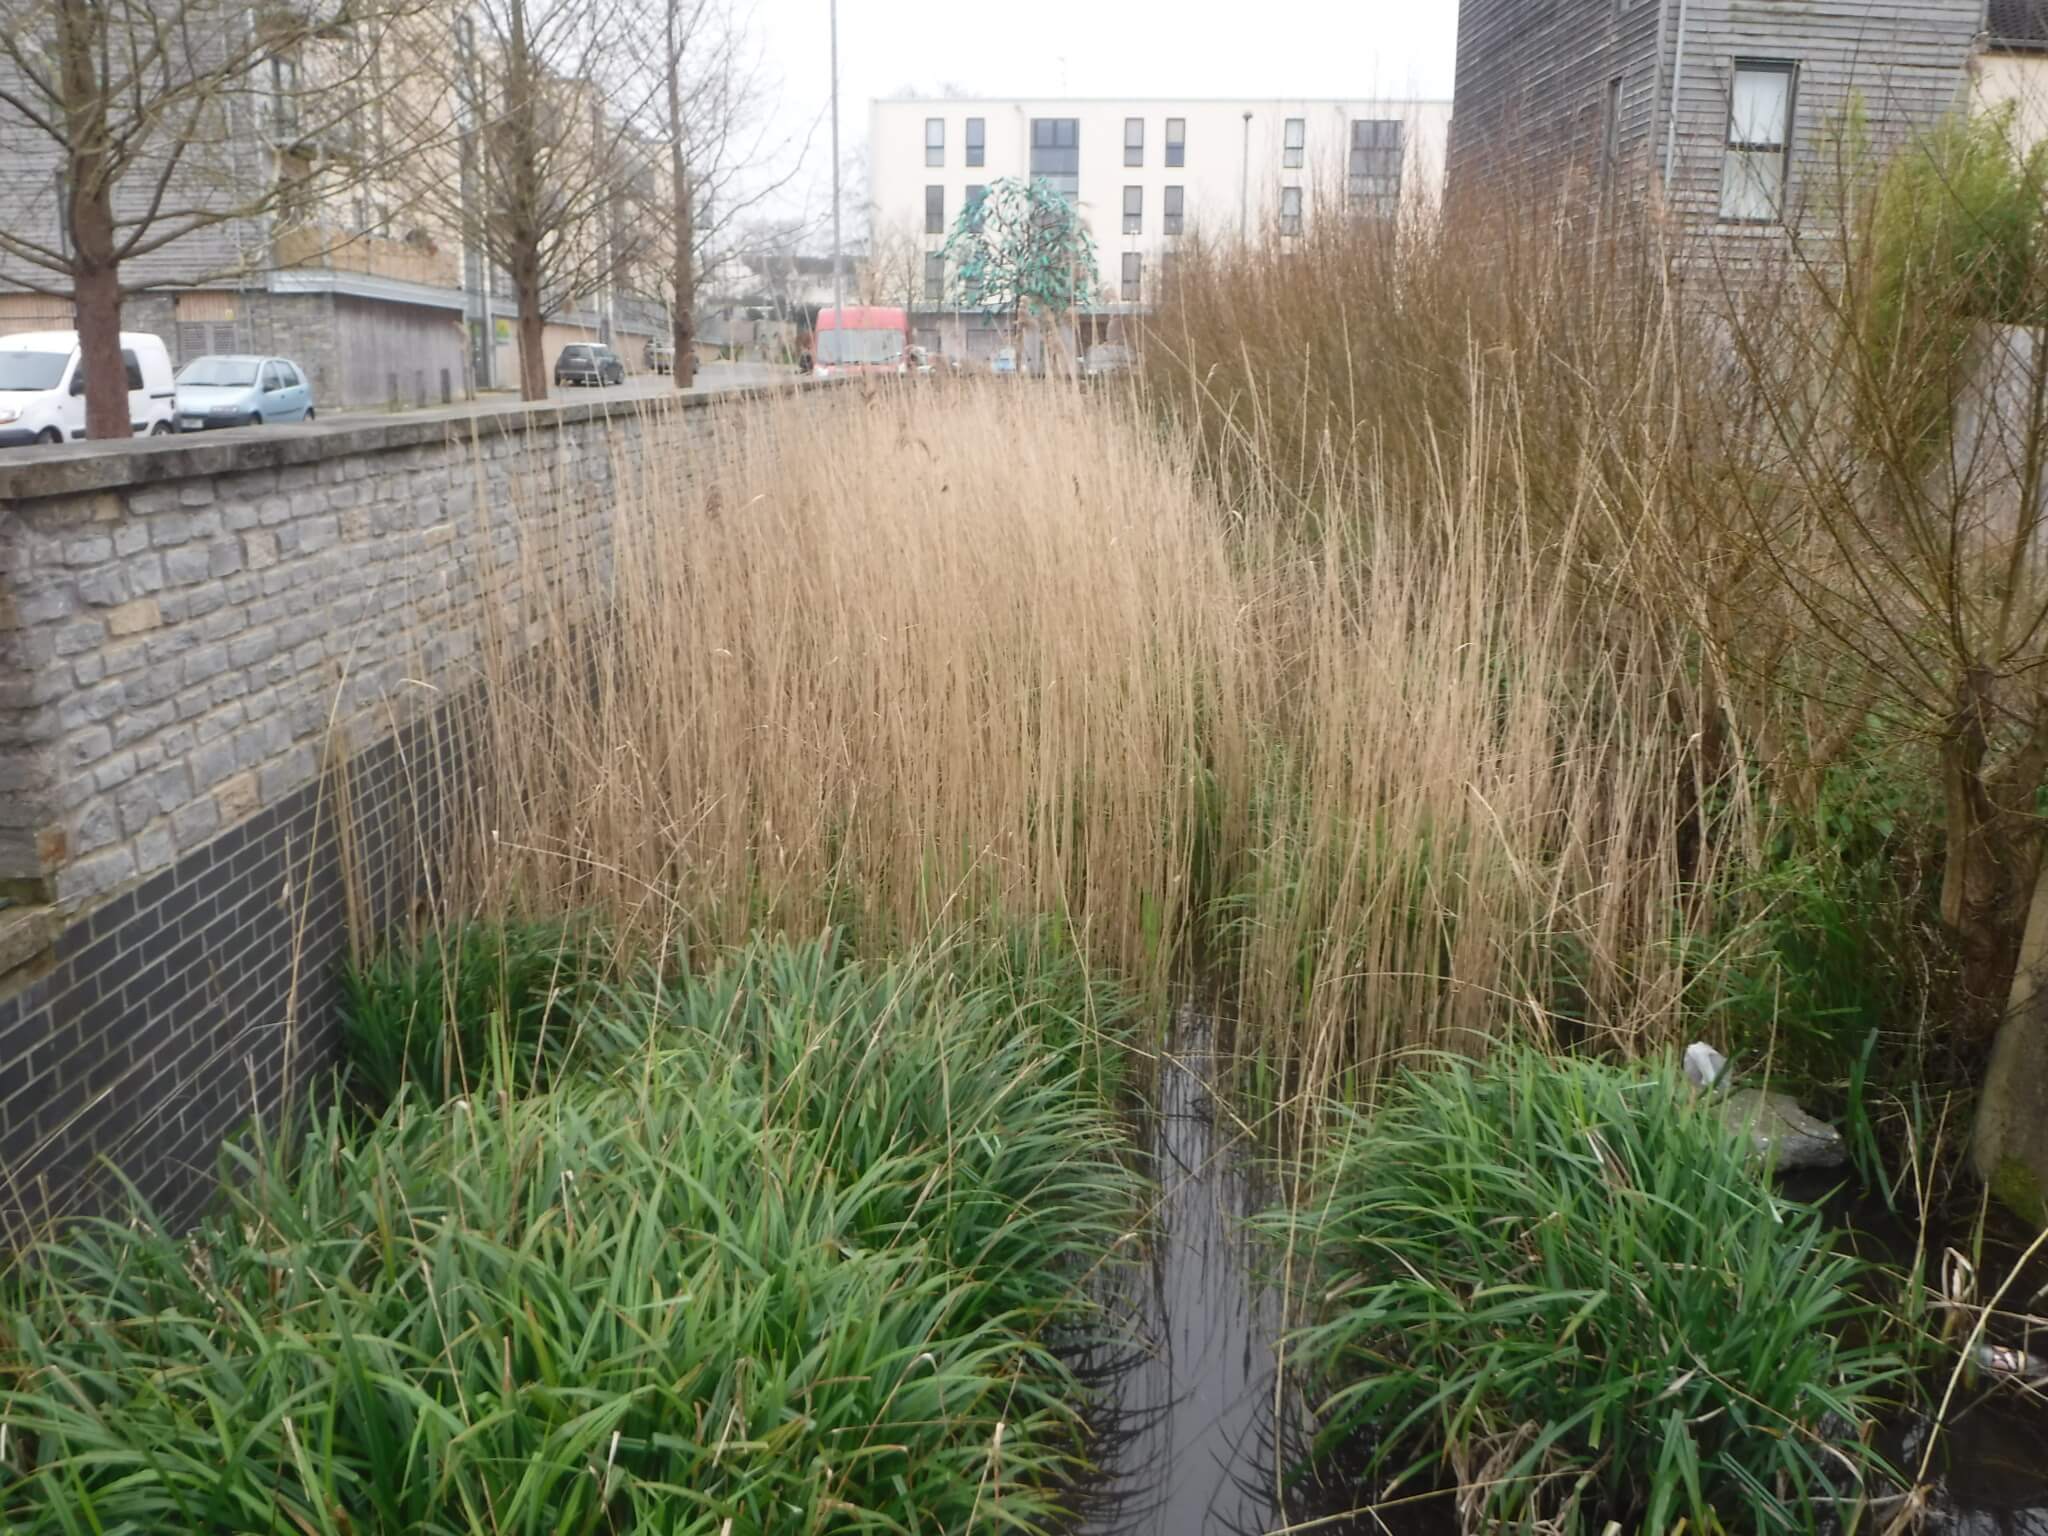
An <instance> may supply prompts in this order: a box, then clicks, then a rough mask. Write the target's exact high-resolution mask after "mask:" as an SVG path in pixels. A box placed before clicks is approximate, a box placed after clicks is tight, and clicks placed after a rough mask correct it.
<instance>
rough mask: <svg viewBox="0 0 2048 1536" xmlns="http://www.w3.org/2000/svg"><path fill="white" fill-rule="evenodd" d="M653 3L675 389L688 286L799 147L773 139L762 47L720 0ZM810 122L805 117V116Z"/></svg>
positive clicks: (688, 375)
mask: <svg viewBox="0 0 2048 1536" xmlns="http://www.w3.org/2000/svg"><path fill="white" fill-rule="evenodd" d="M646 3H648V4H651V5H652V7H653V12H654V14H653V16H652V18H651V22H652V24H651V25H650V26H649V27H648V28H647V30H648V31H650V32H652V33H654V34H655V38H654V48H653V53H654V56H655V60H656V68H657V73H658V75H659V80H658V84H657V89H656V92H655V94H656V96H657V98H658V100H659V103H660V119H661V130H662V131H661V137H662V139H663V140H664V141H665V144H666V150H667V154H668V172H669V175H668V188H667V191H668V196H667V198H666V200H665V204H664V206H663V207H662V208H660V209H659V210H658V211H657V223H658V224H659V226H660V227H661V234H662V235H663V236H664V237H665V238H666V241H667V246H668V268H669V272H668V277H669V281H668V287H669V294H668V298H669V312H670V321H671V326H672V329H673V331H674V342H675V370H674V374H673V377H674V379H675V383H676V388H678V389H687V388H689V387H690V385H691V383H692V382H693V381H694V379H695V377H696V371H697V356H696V335H697V319H696V310H697V287H698V284H699V282H700V280H701V279H702V277H703V275H704V274H705V273H706V272H709V271H711V270H712V269H714V268H715V267H717V266H718V265H719V263H720V262H721V261H723V260H725V259H727V258H728V257H731V256H733V255H735V254H737V253H738V250H739V248H740V246H741V245H743V244H744V243H745V240H746V231H747V221H748V215H749V214H751V213H752V212H753V211H754V210H756V209H758V208H760V207H761V206H762V205H763V204H764V203H767V202H768V201H770V200H771V199H773V198H774V197H775V196H776V195H777V194H778V193H780V192H781V191H782V190H783V189H784V188H785V187H786V186H787V185H788V184H789V182H790V181H791V180H792V179H793V178H794V177H795V175H796V174H797V172H798V170H799V169H800V168H801V166H802V163H803V158H804V154H805V153H806V152H807V151H808V148H809V137H808V135H806V137H805V138H804V139H803V141H802V142H801V143H797V142H794V141H792V140H790V139H787V138H778V137H777V135H776V130H775V127H774V125H773V123H772V122H771V121H770V120H769V118H768V117H767V115H766V114H765V113H764V112H763V110H762V104H763V103H765V102H766V101H768V100H769V99H771V97H772V91H771V89H770V82H769V80H768V78H767V68H766V56H765V54H764V53H763V51H762V50H761V49H760V48H759V47H758V46H757V45H756V43H755V41H754V39H753V36H752V33H751V30H750V28H749V26H748V24H747V21H748V18H747V16H746V14H745V13H744V12H742V11H739V10H736V9H735V8H734V7H733V6H732V4H730V3H729V0H646ZM814 126H815V125H814Z"/></svg>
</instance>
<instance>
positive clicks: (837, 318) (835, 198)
mask: <svg viewBox="0 0 2048 1536" xmlns="http://www.w3.org/2000/svg"><path fill="white" fill-rule="evenodd" d="M845 312H846V266H845V261H844V259H843V258H842V256H841V254H840V245H839V0H832V329H833V330H835V331H837V330H839V329H840V328H841V327H842V326H843V325H844V324H845V323H846V313H845ZM841 345H844V343H841ZM819 361H820V362H823V361H824V359H823V358H820V359H819Z"/></svg>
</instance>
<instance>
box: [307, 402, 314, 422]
mask: <svg viewBox="0 0 2048 1536" xmlns="http://www.w3.org/2000/svg"><path fill="white" fill-rule="evenodd" d="M312 419H313V407H311V406H310V405H309V406H307V407H306V420H308V421H311V420H312Z"/></svg>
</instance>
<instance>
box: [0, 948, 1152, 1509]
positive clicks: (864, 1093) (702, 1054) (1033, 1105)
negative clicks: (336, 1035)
mask: <svg viewBox="0 0 2048 1536" xmlns="http://www.w3.org/2000/svg"><path fill="white" fill-rule="evenodd" d="M999 971H1000V965H999V964H998V963H997V962H995V961H992V960H991V959H990V958H989V956H988V955H986V954H977V955H975V956H973V957H971V958H967V959H962V960H958V961H956V960H955V959H952V958H941V959H936V960H934V959H926V960H921V961H917V962H903V963H898V964H891V965H884V964H872V963H869V964H863V963H857V962H851V961H848V960H846V959H844V958H843V957H842V956H839V955H838V954H836V953H835V952H834V951H833V949H832V948H831V947H830V946H829V945H827V944H810V945H806V946H802V947H790V946H788V945H784V944H777V945H772V946H770V945H762V946H759V947H755V948H751V949H749V950H747V951H745V952H744V953H742V954H740V955H739V956H737V957H736V958H734V959H732V960H731V961H730V962H728V963H726V964H724V965H721V966H719V967H717V968H716V969H714V970H713V971H711V972H710V973H708V974H706V975H703V976H700V977H692V978H686V979H684V980H680V981H671V982H669V983H666V984H658V983H653V982H649V983H644V984H642V985H639V986H637V987H633V988H620V989H613V990H609V991H607V993H606V994H605V995H604V997H603V1000H602V1001H601V1002H600V1003H597V1004H595V1005H593V1007H594V1008H595V1009H596V1010H597V1011H601V1012H602V1013H603V1014H604V1015H605V1027H604V1028H603V1029H591V1030H580V1031H578V1033H577V1036H576V1038H577V1039H578V1040H579V1041H580V1042H583V1043H582V1044H581V1045H579V1047H578V1053H577V1059H576V1061H575V1062H574V1066H575V1070H574V1071H573V1072H562V1073H559V1074H557V1075H556V1077H555V1078H554V1079H553V1084H554V1085H553V1086H552V1087H551V1088H549V1089H548V1090H547V1091H545V1092H540V1093H535V1094H530V1095H527V1096H521V1095H519V1094H518V1093H516V1092H510V1091H500V1088H499V1086H498V1085H497V1084H496V1083H495V1082H493V1081H492V1080H491V1078H490V1077H489V1075H488V1074H487V1075H486V1077H485V1078H484V1079H483V1081H482V1083H481V1085H480V1087H481V1090H482V1091H476V1092H472V1093H470V1094H469V1095H467V1096H466V1097H456V1098H454V1099H452V1100H448V1101H445V1102H444V1101H443V1100H442V1099H441V1098H440V1096H439V1090H438V1087H437V1088H436V1091H435V1092H433V1093H430V1094H422V1093H420V1092H418V1091H417V1090H416V1089H414V1088H413V1087H412V1086H410V1085H401V1087H400V1088H399V1090H398V1093H397V1096H396V1098H395V1101H394V1102H393V1103H392V1105H391V1106H390V1108H389V1109H388V1110H387V1111H386V1112H385V1113H384V1114H383V1115H382V1116H381V1117H379V1118H378V1119H376V1120H375V1121H374V1122H369V1123H365V1121H364V1120H363V1118H362V1116H361V1115H360V1114H359V1113H356V1114H351V1113H349V1112H346V1111H343V1110H340V1109H337V1110H335V1111H334V1112H332V1113H331V1114H329V1115H328V1116H327V1117H326V1118H325V1119H324V1120H323V1121H322V1122H321V1123H319V1124H318V1125H317V1126H315V1127H314V1128H313V1129H312V1130H310V1131H309V1132H308V1133H307V1134H306V1135H305V1137H304V1138H303V1140H302V1141H300V1142H299V1143H298V1144H297V1145H296V1146H294V1147H293V1148H291V1149H290V1152H289V1155H287V1153H286V1152H285V1151H283V1150H279V1149H275V1148H272V1149H262V1148H259V1149H256V1150H252V1151H251V1150H245V1151H244V1152H242V1153H240V1154H239V1156H238V1163H239V1167H238V1169H237V1177H235V1178H233V1179H230V1180H229V1181H227V1182H226V1184H225V1186H224V1188H223V1191H222V1194H221V1197H220V1201H219V1203H218V1205H217V1207H216V1211H215V1214H214V1215H213V1216H212V1217H211V1219H209V1220H208V1221H207V1222H206V1223H205V1224H204V1225H203V1226H202V1227H201V1228H200V1230H199V1231H198V1232H197V1233H196V1234H194V1235H193V1236H191V1237H190V1238H178V1237H174V1236H171V1235H169V1234H166V1233H164V1232H162V1231H160V1230H159V1229H158V1227H157V1226H156V1224H155V1222H153V1221H152V1220H151V1219H150V1218H149V1216H148V1214H147V1213H146V1212H138V1213H136V1216H135V1219H133V1220H125V1219H124V1220H116V1221H99V1222H86V1223H80V1224H78V1225H77V1226H75V1227H73V1228H72V1229H71V1230H70V1231H69V1232H68V1233H66V1234H63V1235H61V1236H59V1237H57V1238H55V1239H53V1240H51V1241H50V1242H48V1243H47V1244H45V1245H44V1246H43V1247H41V1248H40V1249H38V1250H37V1251H35V1252H33V1253H32V1254H30V1255H28V1256H26V1261H25V1262H24V1263H23V1264H21V1265H19V1266H17V1268H16V1270H15V1271H14V1273H13V1275H12V1277H11V1279H10V1280H9V1282H8V1290H7V1294H6V1295H5V1296H4V1311H0V1426H4V1430H5V1437H4V1440H0V1528H4V1529H6V1530H8V1531H9V1532H13V1533H21V1536H40V1533H45V1532H48V1533H58V1532H62V1533H66V1536H69V1533H73V1532H86V1531H93V1532H107V1533H113V1532H143V1531H160V1530H176V1531H180V1532H203V1533H222V1536H225V1533H229V1532H234V1533H242V1532H251V1531H277V1532H294V1531H296V1532H306V1533H316V1536H362V1533H364V1532H370V1531H376V1532H388V1533H398V1532H407V1533H413V1532H423V1533H444V1532H445V1533H451V1536H452V1533H464V1536H471V1533H479V1536H480V1533H485V1532H489V1533H493V1536H500V1533H535V1536H537V1533H540V1532H550V1533H556V1532H592V1533H596V1532H604V1533H611V1532H624V1531H634V1532H662V1533H676V1536H681V1533H704V1536H724V1533H732V1536H745V1533H755V1532H771V1531H772V1532H801V1531H832V1532H845V1531H892V1532H942V1531H953V1530H962V1529H966V1528H968V1527H969V1526H970V1525H972V1526H973V1528H975V1529H990V1530H1018V1529H1038V1528H1042V1527H1043V1526H1044V1525H1046V1524H1047V1523H1049V1522H1050V1520H1051V1518H1052V1508H1053V1496H1054V1492H1055V1490H1056V1488H1057V1486H1058V1485H1059V1484H1060V1483H1061V1482H1062V1480H1063V1479H1065V1478H1067V1477H1068V1476H1070V1475H1071V1474H1072V1473H1073V1471H1074V1470H1075V1469H1076V1467H1077V1465H1078V1460H1079V1454H1080V1446H1081V1441H1080V1434H1079V1430H1080V1425H1079V1419H1078V1414H1079V1411H1080V1409H1081V1408H1082V1406H1084V1394H1083V1392H1082V1389H1081V1388H1080V1386H1079V1384H1078V1383H1077V1381H1076V1380H1075V1378H1074V1377H1073V1375H1072V1374H1071V1372H1070V1371H1069V1369H1068V1368H1067V1366H1065V1365H1064V1364H1063V1363H1062V1361H1061V1359H1060V1358H1059V1356H1058V1355H1057V1354H1056V1353H1055V1351H1054V1348H1053V1345H1054V1344H1056V1343H1058V1342H1059V1341H1060V1340H1061V1339H1062V1338H1063V1337H1065V1336H1067V1335H1068V1334H1069V1333H1071V1332H1072V1331H1075V1330H1083V1329H1086V1328H1088V1327H1089V1326H1091V1324H1092V1323H1093V1321H1094V1312H1093V1309H1092V1306H1091V1304H1090V1303H1089V1302H1088V1301H1087V1299H1086V1291H1085V1286H1084V1283H1083V1277H1084V1274H1085V1272H1086V1271H1087V1269H1088V1268H1089V1267H1090V1266H1092V1265H1096V1264H1099V1263H1101V1262H1103V1261H1104V1259H1105V1255H1107V1254H1108V1253H1109V1252H1110V1251H1111V1250H1112V1249H1113V1248H1114V1246H1115V1245H1116V1243H1117V1241H1118V1239H1119V1237H1120V1235H1121V1234H1122V1233H1123V1232H1124V1231H1125V1230H1127V1229H1128V1227H1129V1225H1130V1223H1131V1221H1132V1219H1133V1210H1134V1205H1135V1200H1136V1196H1137V1190H1136V1188H1135V1184H1134V1178H1133V1176H1132V1175H1131V1174H1129V1173H1128V1172H1126V1171H1125V1170H1124V1168H1123V1166H1122V1165H1121V1164H1120V1163H1119V1161H1118V1157H1117V1154H1118V1151H1119V1148H1120V1143H1121V1133H1120V1130H1119V1126H1118V1121H1117V1117H1116V1114H1115V1111H1114V1108H1113V1106H1112V1105H1111V1104H1109V1103H1108V1102H1106V1101H1105V1100H1104V1098H1103V1097H1102V1093H1101V1074H1100V1072H1099V1070H1098V1069H1097V1068H1096V1067H1095V1066H1094V1065H1092V1064H1091V1063H1090V1062H1089V1061H1088V1060H1086V1059H1085V1057H1086V1056H1087V1055H1088V1047H1089V1044H1090V1040H1091V1036H1092V1034H1093V1032H1094V1031H1095V1030H1097V1029H1098V1028H1099V1027H1100V1026H1101V1024H1102V1023H1103V1020H1102V1019H1101V1018H1100V1017H1096V1016H1094V1009H1095V1005H1096V1004H1097V1003H1098V1002H1099V1001H1100V999H1099V998H1098V997H1096V996H1095V995H1094V993H1093V989H1092V988H1091V987H1090V986H1089V984H1088V983H1087V981H1086V978H1085V977H1084V976H1083V975H1082V974H1081V972H1080V970H1079V968H1078V966H1075V965H1073V964H1072V963H1071V962H1068V961H1063V960H1061V959H1060V958H1059V957H1058V956H1052V957H1048V958H1047V959H1046V960H1045V965H1044V969H1042V970H1041V972H1040V973H1039V974H1038V975H1036V976H1035V977H1033V978H1031V979H1029V980H1018V979H1016V978H1014V977H1007V978H1003V979H1000V980H998V979H996V973H998V972H999ZM628 1040H637V1041H638V1042H639V1044H638V1045H637V1046H635V1047H633V1048H631V1049H621V1048H620V1046H619V1042H622V1041H628Z"/></svg>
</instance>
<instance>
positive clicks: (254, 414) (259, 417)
mask: <svg viewBox="0 0 2048 1536" xmlns="http://www.w3.org/2000/svg"><path fill="white" fill-rule="evenodd" d="M249 425H250V426H252V427H260V426H262V425H263V413H262V412H261V411H251V412H250V413H249Z"/></svg>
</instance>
